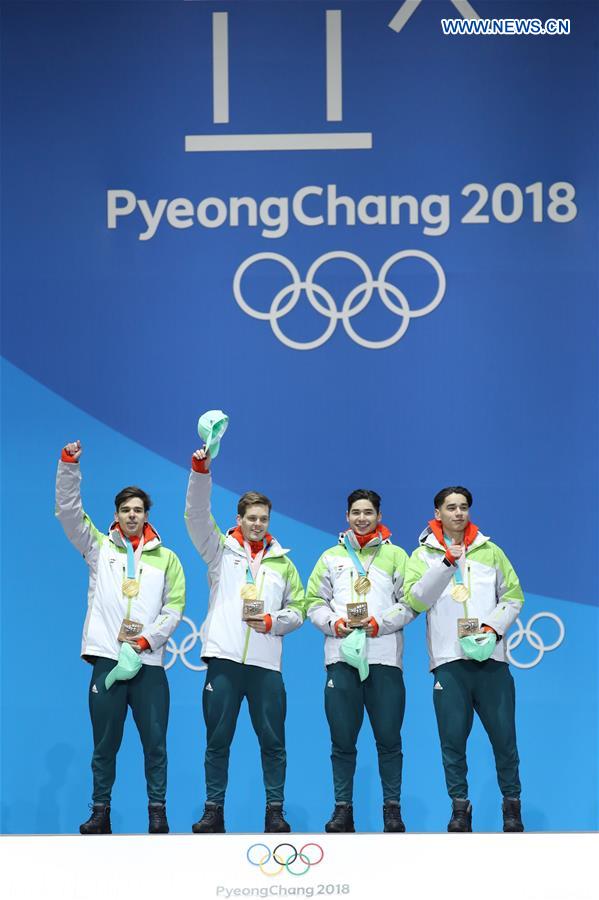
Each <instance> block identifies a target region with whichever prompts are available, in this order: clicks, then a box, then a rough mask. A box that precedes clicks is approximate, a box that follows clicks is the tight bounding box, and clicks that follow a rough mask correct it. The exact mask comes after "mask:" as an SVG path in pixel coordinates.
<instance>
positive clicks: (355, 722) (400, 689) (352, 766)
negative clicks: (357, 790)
mask: <svg viewBox="0 0 599 900" xmlns="http://www.w3.org/2000/svg"><path fill="white" fill-rule="evenodd" d="M405 706H406V691H405V687H404V682H403V674H402V671H401V669H398V668H397V666H383V665H379V664H375V665H371V666H370V672H369V675H368V678H367V679H366V681H360V676H359V674H358V670H357V669H355V668H354V667H353V666H349V665H348V664H347V663H344V662H338V663H333V664H332V665H329V666H327V678H326V684H325V689H324V708H325V712H326V716H327V721H328V723H329V728H330V730H331V742H332V750H331V762H332V764H333V785H334V788H335V802H336V803H351V802H352V799H353V788H354V773H355V771H356V756H357V752H356V741H357V740H358V734H359V733H360V728H361V727H362V722H363V720H364V708H366V711H367V713H368V718H369V719H370V724H371V726H372V731H373V734H374V739H375V741H376V749H377V753H378V761H379V774H380V776H381V784H382V786H383V800H384V802H385V803H388V802H395V803H399V798H400V794H401V770H402V764H403V754H402V751H401V726H402V723H403V717H404V711H405Z"/></svg>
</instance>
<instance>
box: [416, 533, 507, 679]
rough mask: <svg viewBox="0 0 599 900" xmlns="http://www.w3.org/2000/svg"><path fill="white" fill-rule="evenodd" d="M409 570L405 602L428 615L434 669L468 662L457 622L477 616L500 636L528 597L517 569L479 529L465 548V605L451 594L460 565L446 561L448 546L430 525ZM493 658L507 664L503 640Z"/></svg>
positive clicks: (427, 624)
mask: <svg viewBox="0 0 599 900" xmlns="http://www.w3.org/2000/svg"><path fill="white" fill-rule="evenodd" d="M419 542H420V546H419V547H418V548H417V549H416V550H414V552H413V553H412V556H411V557H410V560H409V562H408V567H407V571H406V585H405V591H406V602H407V603H409V604H410V606H411V607H412V608H413V609H414V610H415V611H416V612H425V611H426V634H427V642H428V652H429V657H430V668H431V669H434V668H436V667H437V666H441V665H443V663H448V662H453V661H454V660H456V659H467V657H466V654H465V653H464V652H463V650H462V647H461V645H460V641H459V638H458V619H459V618H464V617H466V618H468V617H469V618H477V619H478V620H479V625H480V626H482V625H490V626H491V628H494V629H495V631H496V632H497V634H498V635H499V637H500V638H501V637H503V635H504V634H505V633H506V631H507V630H508V628H510V626H511V625H512V624H513V623H514V622H515V621H516V619H517V618H518V616H519V614H520V610H521V609H522V604H523V603H524V594H523V593H522V588H521V587H520V582H519V581H518V577H517V575H516V573H515V572H514V569H513V568H512V565H511V563H510V561H509V559H508V558H507V556H506V555H505V553H504V552H503V550H501V549H500V548H499V547H498V546H497V545H496V544H494V543H493V542H492V541H491V540H489V538H488V537H487V536H486V535H484V534H481V532H480V531H477V534H476V537H475V538H474V540H473V542H472V543H471V544H470V545H469V546H468V547H467V548H466V557H465V565H464V584H465V585H466V587H467V588H468V590H469V592H470V596H469V598H468V600H467V602H466V603H458V602H457V601H456V600H454V599H453V597H452V596H451V590H452V588H453V586H454V584H455V572H456V569H455V566H447V565H446V564H445V563H444V562H443V559H444V556H445V547H443V545H442V544H441V543H440V542H439V540H438V539H437V538H436V537H435V535H434V534H433V532H432V529H431V527H430V526H428V527H427V528H425V530H424V531H423V532H422V534H421V535H420V538H419ZM491 659H495V660H498V661H499V662H507V657H506V648H505V641H503V640H498V641H497V645H496V647H495V650H494V651H493V654H492V656H491Z"/></svg>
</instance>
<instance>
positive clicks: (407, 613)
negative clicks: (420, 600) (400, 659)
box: [377, 547, 418, 635]
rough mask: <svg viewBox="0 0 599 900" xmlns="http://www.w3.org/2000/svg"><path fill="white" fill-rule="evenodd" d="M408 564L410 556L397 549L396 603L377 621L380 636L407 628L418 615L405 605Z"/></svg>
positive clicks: (394, 586) (399, 548)
mask: <svg viewBox="0 0 599 900" xmlns="http://www.w3.org/2000/svg"><path fill="white" fill-rule="evenodd" d="M407 563H408V554H407V553H406V552H405V550H403V549H402V548H401V547H395V556H394V565H393V596H394V598H395V602H394V603H393V604H392V605H391V606H390V607H389V608H388V609H386V610H385V611H384V612H383V614H382V616H379V619H378V620H377V622H378V626H379V630H378V634H379V635H383V634H392V633H393V632H394V631H399V630H400V629H401V628H405V626H406V625H409V624H410V622H413V621H414V619H415V618H416V616H417V615H418V613H417V612H416V611H415V610H413V609H412V608H411V606H408V604H407V603H404V582H405V572H406V567H407Z"/></svg>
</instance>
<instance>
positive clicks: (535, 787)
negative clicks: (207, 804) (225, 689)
mask: <svg viewBox="0 0 599 900" xmlns="http://www.w3.org/2000/svg"><path fill="white" fill-rule="evenodd" d="M472 5H473V7H475V8H476V11H477V12H478V14H479V15H481V16H485V17H499V16H516V15H517V16H523V17H540V18H542V19H547V18H549V17H555V18H564V17H569V19H570V22H571V33H570V34H569V35H561V36H536V37H533V36H518V37H516V36H512V37H506V36H495V37H490V36H487V37H483V36H480V37H457V36H456V37H445V36H443V34H442V33H441V29H440V25H439V20H440V18H441V16H447V17H455V18H460V13H459V11H458V10H457V8H456V7H455V6H454V5H453V4H452V3H451V2H449V0H443V2H426V0H425V2H423V3H421V4H420V5H419V6H417V8H416V9H415V11H414V13H413V15H412V16H411V17H410V18H409V19H408V20H407V21H406V22H405V24H404V26H403V27H402V28H401V29H400V30H399V31H396V30H394V29H393V28H390V27H389V23H390V22H391V21H392V20H393V18H394V16H395V14H396V13H397V11H398V9H399V8H400V7H401V6H402V4H401V2H400V0H397V2H382V3H379V2H355V3H337V4H333V5H327V4H326V3H321V2H289V3H286V2H278V3H259V2H244V3H235V2H232V3H218V2H216V3H203V2H195V3H191V2H186V3H178V2H173V3H144V2H140V3H105V4H104V3H52V2H50V3H40V4H36V3H28V4H20V3H15V4H10V3H6V4H2V21H3V45H4V53H3V63H2V65H3V98H2V100H3V110H4V114H3V125H4V128H3V141H2V187H3V196H4V204H3V205H4V218H3V250H4V253H3V256H4V259H3V285H2V287H3V309H2V313H3V329H2V356H3V364H2V385H3V411H2V416H3V423H2V424H3V495H2V498H3V549H4V554H5V563H4V566H3V570H2V582H3V584H2V587H3V599H2V603H3V607H2V617H3V618H2V621H3V629H2V724H3V729H2V732H3V736H2V798H3V799H2V803H3V806H2V829H3V831H5V832H63V831H64V832H69V831H73V830H76V826H77V824H78V822H79V821H80V820H81V818H82V814H83V812H84V808H85V804H86V802H87V799H88V796H89V794H90V781H91V779H90V772H89V757H90V752H91V732H90V729H89V726H88V722H87V718H86V716H87V711H86V695H87V687H88V684H87V681H88V675H89V671H88V669H87V668H86V667H85V665H84V664H83V663H81V662H80V661H79V659H78V650H79V636H80V631H81V626H82V623H83V618H84V612H85V610H84V604H85V585H86V568H85V565H84V564H83V563H82V562H81V560H80V559H78V556H77V554H76V553H75V552H74V551H73V550H72V548H70V547H69V545H68V543H67V542H66V540H65V538H64V535H63V534H62V532H61V529H60V527H59V526H58V525H57V524H56V523H55V521H54V520H53V517H52V509H53V478H54V469H55V463H56V459H57V457H58V454H59V451H60V447H61V446H62V445H63V444H64V443H65V442H66V441H67V440H71V439H74V438H76V437H80V438H81V440H82V442H83V443H84V445H85V448H86V450H85V454H84V457H83V460H82V465H83V468H84V477H85V481H84V499H85V503H86V508H87V509H88V511H89V512H90V513H91V514H92V516H93V518H94V520H95V521H96V523H97V524H98V525H99V526H103V525H108V523H109V519H110V515H111V505H110V501H111V498H112V497H113V496H114V493H115V492H116V490H117V489H118V488H119V487H120V486H121V485H122V484H126V483H131V482H140V483H142V484H143V485H145V486H147V489H148V490H150V492H151V493H152V495H153V496H154V497H155V500H156V508H155V513H154V515H153V520H154V522H155V525H156V527H157V528H158V529H159V530H160V532H161V534H162V535H163V537H164V539H165V542H166V543H167V545H168V546H170V547H172V548H173V549H175V550H176V551H177V552H178V554H179V555H180V556H181V558H182V560H183V563H184V565H185V568H186V573H187V577H188V586H189V599H188V611H187V614H188V619H189V621H188V622H185V623H183V624H182V625H181V627H180V629H179V630H178V631H177V632H176V634H175V640H174V645H173V649H174V651H175V652H174V653H171V654H169V660H170V662H171V665H170V668H169V677H170V680H171V689H172V697H173V712H172V719H171V728H170V733H169V742H170V743H169V748H170V776H169V777H170V788H169V812H170V818H171V826H172V827H173V828H174V829H175V830H182V831H186V830H188V828H189V824H190V822H191V821H194V820H195V818H197V816H198V814H199V812H200V810H201V806H202V802H203V793H202V756H203V749H204V743H203V740H204V739H203V725H202V722H201V709H200V691H201V687H202V682H203V675H202V674H201V672H198V671H196V670H195V669H193V668H190V666H195V667H196V668H197V667H198V666H199V665H200V663H199V659H198V650H199V644H198V643H197V641H195V640H194V637H193V635H194V633H195V629H199V626H200V624H201V622H202V620H203V617H204V614H205V609H206V600H207V591H206V582H205V570H204V567H203V564H202V563H201V560H200V559H199V557H197V555H196V554H195V552H194V551H193V548H191V545H190V544H189V542H188V538H187V535H186V533H185V529H184V526H183V521H182V508H183V503H184V494H185V485H186V471H187V467H188V461H189V455H190V453H191V451H192V450H193V449H194V448H195V446H196V445H197V437H196V436H195V434H194V431H195V422H196V420H197V416H198V414H199V413H200V412H201V411H203V410H204V409H208V408H218V407H220V408H223V409H225V410H226V411H227V412H228V414H229V415H230V417H231V424H230V428H229V431H228V433H227V436H226V439H225V442H224V443H223V449H222V452H221V455H220V456H219V458H218V461H217V463H218V464H217V465H215V478H216V480H217V483H218V490H217V492H216V497H215V505H216V514H217V518H218V520H219V522H220V524H221V526H223V527H226V526H227V525H228V524H230V523H231V522H232V520H233V515H234V509H235V500H236V497H237V495H238V494H239V493H240V492H241V491H243V490H245V489H248V488H250V487H251V488H256V489H259V490H262V491H264V492H265V493H267V494H268V495H269V496H271V497H272V498H273V501H274V504H275V509H276V516H275V518H274V522H273V531H274V533H276V534H277V535H278V536H279V537H280V538H281V540H282V541H283V542H284V543H285V545H288V546H291V547H292V548H293V559H294V560H295V562H296V564H297V565H298V567H299V569H300V572H301V574H302V576H303V577H304V578H307V576H308V574H309V572H310V570H311V567H312V565H313V564H314V562H315V560H316V559H317V557H318V555H319V554H320V553H321V552H322V550H323V549H324V548H325V547H327V546H329V545H330V544H331V543H332V542H334V540H335V535H336V532H337V531H338V529H339V528H340V527H342V525H343V521H344V516H343V513H344V503H345V498H346V496H347V494H348V492H349V491H350V490H351V489H353V488H355V487H356V486H358V485H366V486H371V487H373V488H374V489H376V490H377V491H379V493H381V494H382V496H383V504H384V506H383V513H384V521H385V522H386V523H387V524H388V525H389V527H390V528H391V529H392V531H393V533H394V538H395V540H396V542H397V543H399V544H401V545H402V546H404V547H405V548H406V549H407V550H408V551H409V550H411V549H412V548H413V547H414V546H415V543H416V539H417V535H418V533H419V531H420V529H421V527H422V526H423V524H424V522H425V520H426V519H427V518H428V517H429V516H430V514H431V506H432V497H433V495H434V493H435V492H436V490H437V489H438V488H439V487H440V486H442V485H444V484H447V483H465V484H467V485H468V486H469V487H470V488H471V490H472V492H473V494H474V498H475V502H474V508H473V518H474V520H475V521H476V522H477V523H478V524H479V525H480V527H481V528H482V529H483V530H484V531H485V532H487V533H490V534H491V536H492V538H493V539H494V540H496V541H497V543H499V544H500V545H501V546H502V547H503V548H504V549H505V551H506V552H507V554H508V556H509V557H510V558H511V560H512V562H513V563H514V566H515V568H516V570H517V571H518V573H519V575H520V577H521V580H522V583H523V586H524V588H525V590H526V596H527V603H526V605H525V608H524V612H523V616H522V624H523V626H524V627H525V628H527V626H528V623H529V622H530V619H531V617H532V616H534V615H536V614H537V613H550V614H551V616H554V617H557V619H556V618H551V617H547V616H543V617H542V618H538V619H536V620H535V621H534V622H533V623H532V626H531V627H530V629H528V630H527V631H526V633H525V635H524V636H523V639H522V640H521V642H520V643H519V645H518V646H514V648H513V652H512V656H513V659H514V663H515V665H514V672H515V676H516V678H517V686H518V705H519V706H518V717H519V721H518V724H519V744H520V755H521V757H522V777H523V783H524V803H525V813H526V824H527V826H528V827H529V828H532V829H535V828H538V829H563V830H568V829H595V828H597V825H598V821H599V812H598V808H597V796H598V784H597V781H598V778H597V764H596V760H597V753H598V750H599V735H598V731H599V716H598V678H597V653H596V640H597V636H598V632H599V622H598V616H597V574H596V572H597V567H596V539H595V535H594V520H595V511H596V508H597V501H598V499H599V498H598V496H597V493H598V491H597V487H598V479H597V468H596V459H597V449H598V447H597V443H598V442H597V406H596V399H595V393H596V385H597V354H596V335H597V254H596V226H597V196H598V194H597V187H598V185H597V169H596V160H597V151H598V141H597V120H596V115H595V111H596V108H597V99H598V98H597V82H596V74H595V73H596V66H597V37H598V34H597V32H598V21H599V16H598V8H597V4H595V3H576V2H559V3H558V2H530V3H527V2H519V3H515V2H509V0H506V2H482V0H474V2H473V4H472ZM327 10H328V11H329V15H328V16H327ZM331 12H332V13H333V15H331ZM214 14H217V15H216V16H215V15H214ZM225 14H226V15H225ZM223 33H224V34H226V38H227V42H226V44H225V43H224V38H223V37H222V35H223ZM219 35H221V37H220V38H219ZM213 41H214V42H216V45H217V52H216V54H213ZM225 47H226V48H227V54H228V67H224V66H223V60H224V58H225V57H224V53H225ZM339 60H341V62H339ZM225 71H226V72H227V74H228V83H227V81H226V79H225V77H224V74H223V73H224V72H225ZM266 135H268V136H269V137H264V136H266ZM227 136H228V138H229V141H232V142H233V143H234V145H235V146H237V147H243V146H247V145H248V143H250V144H251V143H252V142H253V144H254V146H256V145H257V144H260V143H262V144H263V145H264V144H266V145H267V147H271V148H272V147H278V146H281V144H282V143H285V142H287V143H288V144H289V143H291V144H292V145H295V146H305V145H306V143H307V142H308V143H309V142H310V141H311V142H312V143H315V144H317V145H318V146H319V147H321V148H323V147H325V148H327V149H292V150H277V149H265V150H244V149H233V150H230V149H228V147H229V146H230V145H227V142H226V140H225V138H226V137H227ZM234 136H236V137H234ZM305 136H308V137H305ZM214 139H218V140H219V141H220V143H219V145H218V146H220V148H221V149H216V150H214V149H207V150H206V149H201V148H206V147H210V146H211V145H210V141H212V140H214ZM352 142H353V144H354V146H355V147H356V148H355V149H340V148H341V147H343V146H345V145H347V144H348V143H352ZM194 147H195V148H196V149H193V148H194ZM197 148H200V149H197ZM239 198H245V199H241V200H240V199H239ZM343 198H345V199H343ZM262 254H268V255H267V256H262ZM397 254H401V256H399V258H398V257H397ZM257 255H258V256H257ZM273 255H274V257H273ZM256 312H257V313H259V314H261V315H262V318H257V317H256ZM419 312H420V314H418V313H419ZM516 631H517V630H516ZM531 631H532V637H531ZM535 635H537V637H535ZM562 636H563V639H562V640H561V642H560V643H559V645H558V646H556V647H555V649H553V650H547V651H546V652H542V650H540V649H538V648H539V647H543V646H544V647H551V646H552V645H554V644H555V643H556V642H557V641H558V639H560V638H562ZM285 643H286V647H285V669H284V671H285V677H286V683H287V689H288V694H289V716H288V744H289V779H288V788H287V795H288V804H287V805H288V809H289V816H290V820H291V822H292V824H293V827H294V828H295V829H296V830H300V829H303V830H320V829H321V827H322V823H323V821H324V820H325V819H326V817H327V815H328V813H329V812H330V806H331V802H332V791H331V784H330V781H331V779H330V763H329V759H328V755H329V746H328V731H327V728H326V722H325V719H324V713H323V709H322V690H323V688H324V680H323V678H324V670H323V668H322V645H321V639H320V635H319V634H318V633H317V632H316V631H315V630H314V629H312V628H311V627H310V626H309V625H307V626H306V627H305V628H304V629H303V630H302V631H301V632H299V633H297V634H294V635H292V636H291V637H290V638H289V639H288V640H286V642H285ZM23 652H25V654H26V656H27V658H28V662H27V663H24V662H23ZM531 663H534V664H532V665H531ZM527 665H528V666H529V667H528V668H521V667H522V666H527ZM405 675H406V682H407V687H408V709H407V716H406V724H405V730H404V736H405V760H406V762H405V779H404V800H403V807H404V811H405V818H406V822H407V825H408V828H409V829H410V830H437V829H442V828H443V827H444V825H445V821H446V816H447V799H446V796H445V791H444V785H443V777H442V769H441V763H440V753H439V749H438V741H437V737H436V731H435V725H434V717H433V712H432V703H431V697H430V691H431V689H432V680H431V678H430V675H429V674H428V672H427V659H426V653H425V648H424V634H423V622H422V621H417V622H416V623H415V624H414V625H412V626H411V627H410V629H409V630H408V631H407V632H406V658H405ZM306 723H309V728H308V729H307V728H306ZM129 725H130V727H129V728H128V729H127V735H126V740H125V744H124V746H123V749H122V751H121V753H120V755H119V767H118V780H117V788H116V792H115V796H114V810H115V812H114V819H113V822H114V827H115V830H119V831H126V830H139V828H140V827H142V824H143V821H144V809H143V808H144V805H145V794H144V786H143V775H142V766H141V751H140V748H139V746H138V739H137V735H136V733H135V730H134V728H133V727H132V726H131V723H129ZM360 740H361V744H360V757H359V770H358V779H357V783H358V788H357V792H356V815H357V826H358V828H359V829H360V830H368V829H372V830H377V829H379V827H380V821H379V820H380V789H379V786H378V775H377V771H376V761H375V752H374V746H373V743H372V737H371V734H370V731H369V728H368V726H365V727H364V729H363V734H362V736H361V738H360ZM469 758H470V768H471V773H472V792H471V795H472V800H473V803H474V805H475V828H476V829H477V830H482V829H485V828H488V829H496V828H498V827H499V820H500V814H499V797H498V790H497V787H496V784H495V779H494V768H493V764H492V758H491V753H490V749H489V747H488V742H487V740H486V737H485V736H484V735H483V734H482V733H481V731H480V730H476V729H475V732H474V733H473V737H472V739H471V745H470V751H469ZM242 760H244V763H243V765H241V761H242ZM245 760H247V763H246V762H245ZM248 769H249V771H250V772H251V773H252V781H251V784H250V785H248V784H247V783H246V781H247V779H246V777H245V775H246V772H247V770H248ZM262 807H263V790H262V785H261V779H260V775H259V756H258V750H257V747H256V741H255V738H254V736H253V734H252V733H251V728H250V726H249V722H248V720H247V716H246V715H245V713H244V716H243V719H242V720H240V724H239V728H238V735H237V738H236V743H235V746H234V751H233V756H232V778H231V784H230V790H229V794H228V801H227V823H228V826H229V828H230V829H231V830H242V829H244V830H246V829H247V830H260V828H261V818H262V813H263V809H262Z"/></svg>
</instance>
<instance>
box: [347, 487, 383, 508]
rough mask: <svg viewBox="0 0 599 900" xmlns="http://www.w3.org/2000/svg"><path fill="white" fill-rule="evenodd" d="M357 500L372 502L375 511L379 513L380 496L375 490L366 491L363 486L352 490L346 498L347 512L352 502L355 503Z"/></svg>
mask: <svg viewBox="0 0 599 900" xmlns="http://www.w3.org/2000/svg"><path fill="white" fill-rule="evenodd" d="M358 500H368V501H369V502H370V503H372V505H373V506H374V508H375V509H376V511H377V513H380V511H381V498H380V496H379V495H378V494H377V492H376V491H367V490H366V489H365V488H358V489H357V490H356V491H352V492H351V494H350V495H349V497H348V498H347V511H348V512H349V511H350V509H351V508H352V506H353V505H354V503H357V501H358Z"/></svg>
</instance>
